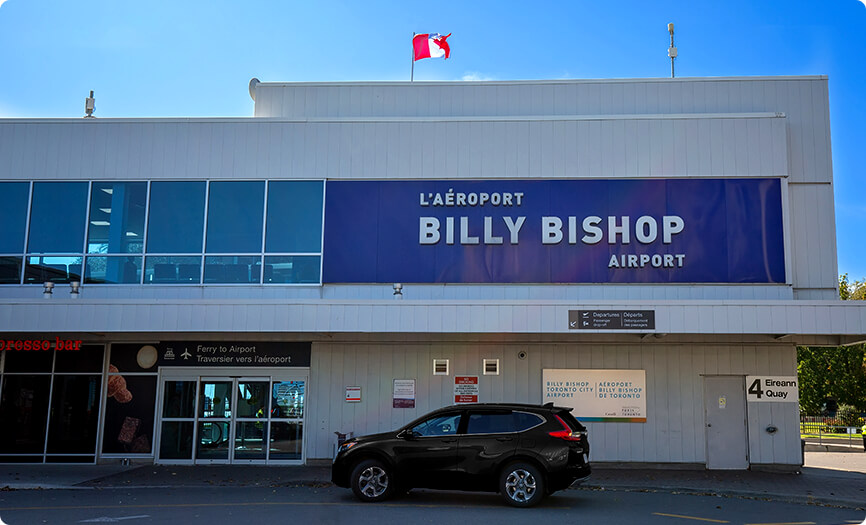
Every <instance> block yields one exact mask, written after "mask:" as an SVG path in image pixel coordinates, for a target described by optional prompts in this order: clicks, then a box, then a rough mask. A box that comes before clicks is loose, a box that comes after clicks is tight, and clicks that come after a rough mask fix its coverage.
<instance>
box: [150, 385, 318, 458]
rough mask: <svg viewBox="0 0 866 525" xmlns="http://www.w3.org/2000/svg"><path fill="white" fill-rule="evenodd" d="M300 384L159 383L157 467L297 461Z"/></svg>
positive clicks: (300, 442)
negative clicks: (190, 464)
mask: <svg viewBox="0 0 866 525" xmlns="http://www.w3.org/2000/svg"><path fill="white" fill-rule="evenodd" d="M305 385H306V378H303V377H293V376H268V377H189V376H187V377H180V376H178V377H164V378H163V380H162V384H161V393H162V403H161V422H160V439H159V442H160V449H159V454H158V458H159V461H160V462H170V463H195V464H230V463H257V464H270V463H297V462H301V461H302V460H303V424H304V420H303V418H304V402H305Z"/></svg>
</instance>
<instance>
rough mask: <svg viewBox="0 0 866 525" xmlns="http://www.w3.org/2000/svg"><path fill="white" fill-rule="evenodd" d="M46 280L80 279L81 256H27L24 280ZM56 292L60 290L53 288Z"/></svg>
mask: <svg viewBox="0 0 866 525" xmlns="http://www.w3.org/2000/svg"><path fill="white" fill-rule="evenodd" d="M46 281H51V282H54V283H68V282H69V281H81V257H80V256H79V257H43V256H36V257H27V265H26V266H25V267H24V282H25V283H38V284H42V283H44V282H46ZM58 292H60V290H57V289H55V290H54V293H58Z"/></svg>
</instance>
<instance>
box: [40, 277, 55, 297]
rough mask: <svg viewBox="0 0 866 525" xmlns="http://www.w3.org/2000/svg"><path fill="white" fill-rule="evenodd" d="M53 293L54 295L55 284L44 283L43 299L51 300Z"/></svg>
mask: <svg viewBox="0 0 866 525" xmlns="http://www.w3.org/2000/svg"><path fill="white" fill-rule="evenodd" d="M52 293H54V283H52V282H51V281H45V282H44V283H42V297H43V298H45V299H51V294H52Z"/></svg>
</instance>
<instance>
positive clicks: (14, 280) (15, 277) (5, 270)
mask: <svg viewBox="0 0 866 525" xmlns="http://www.w3.org/2000/svg"><path fill="white" fill-rule="evenodd" d="M20 282H21V257H0V284H18V283H20Z"/></svg>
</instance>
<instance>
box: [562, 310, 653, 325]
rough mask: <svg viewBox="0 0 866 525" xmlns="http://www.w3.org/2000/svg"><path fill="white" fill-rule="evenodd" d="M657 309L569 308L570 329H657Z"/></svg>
mask: <svg viewBox="0 0 866 525" xmlns="http://www.w3.org/2000/svg"><path fill="white" fill-rule="evenodd" d="M655 328H656V313H655V310H569V311H568V329H569V330H655Z"/></svg>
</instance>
